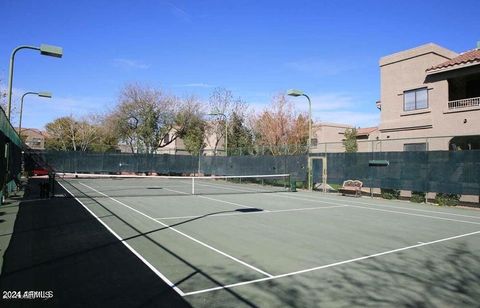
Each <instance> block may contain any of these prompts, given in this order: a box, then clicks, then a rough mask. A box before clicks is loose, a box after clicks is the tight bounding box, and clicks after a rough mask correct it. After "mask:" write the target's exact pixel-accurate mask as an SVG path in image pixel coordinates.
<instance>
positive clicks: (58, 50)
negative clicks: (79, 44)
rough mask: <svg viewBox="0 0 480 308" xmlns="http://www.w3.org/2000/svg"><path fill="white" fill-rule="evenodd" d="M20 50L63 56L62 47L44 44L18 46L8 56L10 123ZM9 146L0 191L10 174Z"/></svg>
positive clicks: (7, 145) (57, 56) (6, 149)
mask: <svg viewBox="0 0 480 308" xmlns="http://www.w3.org/2000/svg"><path fill="white" fill-rule="evenodd" d="M21 49H32V50H39V51H40V54H41V55H44V56H49V57H56V58H61V57H62V56H63V49H62V47H57V46H51V45H46V44H41V45H40V46H39V47H37V46H29V45H22V46H18V47H17V48H15V49H14V50H13V51H12V54H11V55H10V67H9V70H8V89H7V102H8V105H7V114H6V116H7V120H8V121H10V122H11V118H10V116H11V113H12V87H13V67H14V65H15V54H16V53H17V51H19V50H21ZM9 147H10V145H9V143H7V144H6V146H5V160H6V167H7V168H6V173H5V185H4V187H0V188H1V189H4V188H5V187H6V184H7V182H8V177H9V174H10V170H9V168H8V166H9V161H10V157H9V156H10V155H9V153H10V149H9Z"/></svg>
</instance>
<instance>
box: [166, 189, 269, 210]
mask: <svg viewBox="0 0 480 308" xmlns="http://www.w3.org/2000/svg"><path fill="white" fill-rule="evenodd" d="M165 190H168V191H171V192H175V193H179V194H183V195H191V196H196V197H199V198H204V199H208V200H213V201H217V202H221V203H226V204H231V205H235V206H239V207H243V208H247V209H254V208H255V207H253V206H248V205H243V204H239V203H235V202H229V201H225V200H221V199H215V198H210V197H205V196H200V195H192V194H190V193H186V192H183V191H178V190H174V189H169V188H165ZM265 211H268V210H265Z"/></svg>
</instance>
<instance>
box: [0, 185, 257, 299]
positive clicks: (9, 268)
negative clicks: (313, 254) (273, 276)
mask: <svg viewBox="0 0 480 308" xmlns="http://www.w3.org/2000/svg"><path fill="white" fill-rule="evenodd" d="M72 188H73V186H72ZM57 190H58V191H63V189H62V188H61V187H60V186H58V187H57ZM82 194H83V193H82ZM83 195H84V196H83V197H84V198H88V199H90V201H91V202H92V204H95V205H96V206H98V207H101V208H102V209H103V210H105V211H106V212H107V213H109V214H108V216H111V217H112V218H115V219H117V220H118V221H120V222H122V223H123V224H124V225H125V226H126V227H127V228H130V229H131V230H133V231H134V232H135V235H133V236H129V237H124V238H123V239H121V240H119V239H118V238H116V237H114V236H113V235H112V234H111V233H110V232H108V231H107V230H106V229H105V228H104V227H103V226H102V225H101V224H100V223H99V222H98V221H97V220H96V219H95V218H94V217H93V216H91V215H90V214H89V213H88V212H87V211H86V210H85V209H84V208H83V207H81V206H79V205H78V204H77V205H73V207H72V204H74V203H76V202H72V201H71V200H73V199H67V198H59V199H56V198H54V199H50V200H46V201H45V200H43V201H42V202H44V203H45V204H47V203H48V202H50V203H60V204H63V207H65V208H67V207H68V209H69V211H71V212H70V216H77V215H79V216H81V217H83V218H85V221H84V224H83V225H82V224H79V225H77V226H73V225H68V226H62V227H57V228H52V229H51V230H46V229H43V230H42V231H41V232H29V234H22V233H20V232H14V234H13V236H12V242H15V243H17V244H15V245H14V246H16V248H14V249H16V250H19V251H22V250H23V249H24V246H25V239H26V238H29V240H35V239H37V240H36V241H35V242H36V243H37V242H43V241H45V242H50V241H53V242H56V243H57V244H49V245H48V247H51V249H50V250H45V249H41V250H39V251H36V252H32V253H34V254H35V259H31V258H30V257H29V255H23V256H22V258H18V255H19V253H18V252H14V251H10V254H9V258H8V259H7V260H6V262H5V263H4V266H3V270H2V276H1V281H0V282H1V285H2V287H4V286H5V281H7V282H10V281H17V282H20V283H21V282H22V281H23V285H25V283H26V281H29V279H30V278H29V277H42V278H38V279H37V281H38V280H39V279H40V280H42V279H44V280H46V281H50V284H51V283H53V282H52V279H55V278H54V277H53V276H51V275H47V276H46V277H43V276H42V275H40V274H39V272H44V270H45V269H49V268H54V269H55V271H56V272H62V277H67V278H65V279H67V280H68V281H69V282H71V283H73V282H74V281H75V280H76V282H75V284H79V285H85V284H86V283H89V282H87V281H83V280H87V278H86V277H83V275H88V273H95V272H96V273H104V272H105V265H102V266H100V265H98V264H97V263H96V262H101V260H102V259H105V258H107V259H108V258H109V256H110V257H111V258H114V259H112V260H111V261H112V262H113V260H115V262H113V263H119V262H120V263H122V262H123V261H125V262H127V260H126V259H127V258H132V257H133V259H134V261H128V262H129V263H128V265H127V264H123V265H121V266H119V267H118V268H115V269H110V271H112V272H110V273H107V272H105V275H108V276H109V277H110V276H113V277H118V276H121V278H117V279H123V280H129V279H131V280H132V283H134V284H135V287H133V288H134V289H138V290H137V291H138V292H141V293H142V294H146V295H145V297H143V298H142V299H141V300H139V299H138V297H137V298H136V305H137V306H156V305H157V304H156V303H158V302H159V301H162V298H164V297H165V294H166V293H175V292H174V291H173V289H172V288H171V287H169V286H167V285H166V284H165V283H164V282H163V281H161V280H160V279H159V278H158V277H155V279H156V281H157V282H156V283H158V281H161V283H163V284H165V287H162V288H160V289H161V290H163V291H161V292H160V291H157V292H154V293H148V294H150V295H151V296H150V295H147V293H145V291H144V290H140V288H141V287H140V285H141V284H139V281H135V279H134V278H130V277H129V275H128V274H127V275H122V274H120V272H122V271H124V269H123V268H124V267H125V270H127V271H132V273H134V272H135V269H134V268H132V266H138V265H132V264H134V263H135V264H136V263H138V262H139V260H138V259H137V258H136V257H135V256H134V255H133V254H131V253H130V252H129V251H127V250H126V248H125V246H124V245H123V243H124V242H127V241H130V240H133V239H136V238H143V239H146V240H148V241H149V242H150V243H152V244H154V245H155V246H157V247H158V248H159V249H161V250H163V251H164V252H165V253H167V254H169V255H170V256H172V257H174V258H175V259H177V260H178V261H180V262H181V263H183V264H184V265H185V267H188V268H190V269H191V270H190V271H189V272H190V274H188V275H186V276H185V277H183V278H181V279H178V280H177V281H174V282H173V283H174V284H175V285H176V286H178V287H180V288H181V286H182V285H183V284H184V283H185V282H187V281H189V280H190V279H191V278H192V277H195V276H197V275H201V276H202V277H203V278H204V279H207V280H209V281H210V282H211V283H213V284H214V285H218V286H221V285H222V283H221V282H220V281H218V280H216V279H215V278H213V277H211V276H210V275H209V274H208V273H206V272H204V271H202V270H201V269H200V268H198V267H196V266H195V265H194V264H192V263H190V262H189V261H188V260H186V259H185V258H184V257H182V256H180V255H178V254H176V253H175V252H173V251H172V250H171V249H169V248H168V247H166V246H164V245H163V244H161V243H159V242H158V241H156V240H155V239H153V238H152V234H154V233H158V232H161V231H163V230H168V229H169V228H171V227H175V226H179V225H182V224H186V223H189V222H192V221H195V220H199V219H203V218H205V217H208V216H212V215H216V214H223V213H232V212H233V213H234V212H235V211H234V210H231V211H230V210H229V211H219V212H214V213H208V214H205V215H202V216H199V217H195V218H192V219H188V220H185V221H180V222H178V223H175V224H173V225H170V226H164V227H161V228H155V229H153V230H149V231H147V232H142V231H140V230H139V229H137V228H136V227H135V226H133V225H132V224H130V223H129V222H128V221H126V220H125V219H123V218H122V217H120V216H119V215H117V214H116V213H115V212H113V211H112V210H110V209H109V208H107V207H106V206H104V205H103V204H102V203H101V202H99V201H98V200H96V199H95V198H92V197H89V196H87V195H85V194H83ZM66 202H67V203H68V205H67V203H66ZM45 204H44V205H42V207H44V210H45V211H47V210H48V211H50V209H47V208H48V206H47V205H45ZM56 207H57V209H56V211H58V208H61V207H62V206H56ZM34 208H37V209H38V208H39V207H32V206H28V207H26V208H23V209H22V207H21V209H22V210H23V211H25V210H28V209H34ZM74 209H75V210H74ZM75 212H81V214H79V213H77V214H75ZM51 214H52V216H53V215H54V213H51ZM22 215H23V216H25V213H20V212H19V216H22ZM62 215H63V214H62ZM33 216H35V215H33ZM48 218H50V219H55V218H54V217H46V218H43V219H48ZM29 219H31V218H28V219H27V220H29ZM80 221H81V220H80ZM15 227H16V229H17V225H16V226H15ZM48 228H49V227H47V229H48ZM65 228H66V229H67V230H70V231H71V233H72V234H71V237H69V241H71V242H72V243H75V242H77V241H78V240H79V241H81V245H79V247H77V246H76V245H72V244H69V245H62V244H61V243H60V242H59V239H56V238H55V236H56V235H58V232H59V230H64V229H65ZM98 228H100V230H101V231H98V230H97V231H95V232H96V235H95V237H93V238H92V240H93V241H88V240H87V241H86V238H85V237H86V234H89V233H90V232H91V231H92V230H91V229H98ZM34 229H35V228H34ZM37 229H42V228H37ZM15 231H19V230H18V229H17V230H15ZM99 232H100V233H101V234H103V235H102V236H100V234H99ZM62 234H65V231H63V232H62ZM42 235H43V236H47V235H48V236H49V238H43V237H42ZM102 237H103V239H102V240H101V241H99V240H98V239H99V238H102ZM38 245H42V244H38ZM27 246H28V245H27ZM9 249H10V248H9ZM10 250H11V249H10ZM112 250H115V251H117V252H115V253H114V255H112ZM118 250H121V251H124V252H125V253H124V254H119V253H118ZM92 256H93V257H92ZM19 259H21V260H19ZM124 259H125V260H124ZM32 260H35V261H33V262H32ZM76 260H90V264H88V271H86V270H85V271H81V273H76V274H74V275H67V274H65V273H64V272H67V273H68V272H70V271H72V270H74V269H75V268H76V267H78V261H76ZM93 260H95V261H93ZM83 262H85V261H83ZM123 263H124V262H123ZM64 264H70V267H71V265H72V264H74V268H73V269H72V268H70V267H65V266H64V267H62V265H64ZM96 266H98V267H96ZM142 266H143V264H142ZM117 272H118V273H117ZM148 272H149V273H148V274H149V275H151V274H152V272H151V271H150V270H148ZM33 273H36V274H33ZM32 275H33V276H32ZM68 277H70V278H68ZM138 279H141V278H138ZM97 280H98V281H97ZM64 284H65V285H68V283H67V282H65V283H64ZM7 285H8V284H7ZM10 285H11V284H10ZM93 285H98V290H101V289H104V291H102V292H105V294H112V292H113V294H117V293H118V292H120V294H122V295H121V296H118V297H119V298H121V297H124V298H125V296H126V295H125V294H127V292H123V293H125V294H123V293H122V292H121V291H115V290H111V289H109V288H104V286H101V279H97V278H95V281H94V282H93ZM62 286H63V284H62ZM65 288H66V289H67V290H70V289H69V288H68V287H66V286H65ZM112 288H113V287H112ZM149 288H150V287H149ZM13 289H15V288H13ZM153 289H154V288H153ZM72 290H74V289H72ZM72 290H70V291H72ZM130 291H131V290H129V292H130ZM68 292H69V291H66V293H67V294H59V293H61V292H60V291H59V290H57V292H56V295H58V298H57V299H56V300H61V298H70V297H71V298H75V297H76V296H81V295H78V294H77V293H75V294H68ZM228 293H229V294H230V295H231V296H233V297H234V298H235V299H236V300H237V301H239V302H241V303H243V305H245V306H249V307H256V305H255V304H253V303H252V302H250V301H249V300H248V299H246V298H244V297H242V296H240V295H238V294H237V293H236V292H235V291H234V290H229V291H228ZM175 294H176V293H175ZM102 296H103V295H102ZM176 297H178V295H176ZM92 298H94V297H92ZM102 298H105V296H103V297H102ZM111 298H113V297H112V296H111ZM134 299H135V298H134ZM84 300H85V299H84ZM129 300H132V299H131V298H129ZM177 300H178V299H177ZM87 301H88V300H87ZM97 304H98V303H97ZM183 305H188V304H187V303H186V302H184V301H183ZM175 306H176V305H175Z"/></svg>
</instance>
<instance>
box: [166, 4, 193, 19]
mask: <svg viewBox="0 0 480 308" xmlns="http://www.w3.org/2000/svg"><path fill="white" fill-rule="evenodd" d="M166 4H167V5H168V7H169V8H170V12H171V13H172V15H173V16H175V17H176V18H177V19H179V20H182V21H184V22H191V21H192V16H191V15H190V14H188V13H187V11H185V10H183V9H181V8H179V7H178V6H176V5H175V4H173V3H171V2H166Z"/></svg>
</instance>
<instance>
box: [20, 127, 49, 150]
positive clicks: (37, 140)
mask: <svg viewBox="0 0 480 308" xmlns="http://www.w3.org/2000/svg"><path fill="white" fill-rule="evenodd" d="M21 136H22V139H24V142H25V145H27V146H28V147H29V148H30V149H33V150H44V149H45V138H46V132H43V131H41V130H39V129H36V128H22V133H21Z"/></svg>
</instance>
